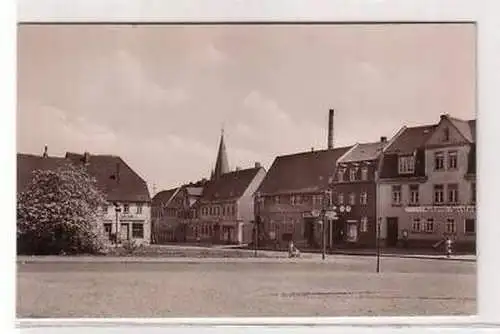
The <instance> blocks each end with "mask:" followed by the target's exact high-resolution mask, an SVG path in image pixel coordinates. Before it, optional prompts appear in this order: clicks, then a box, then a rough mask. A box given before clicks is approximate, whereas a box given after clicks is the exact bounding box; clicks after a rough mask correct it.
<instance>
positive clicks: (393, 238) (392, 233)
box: [386, 217, 399, 247]
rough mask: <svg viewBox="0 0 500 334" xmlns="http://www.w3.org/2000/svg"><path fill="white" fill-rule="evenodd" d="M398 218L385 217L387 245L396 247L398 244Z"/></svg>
mask: <svg viewBox="0 0 500 334" xmlns="http://www.w3.org/2000/svg"><path fill="white" fill-rule="evenodd" d="M398 231H399V228H398V218H397V217H387V239H386V243H387V247H396V246H397V244H398Z"/></svg>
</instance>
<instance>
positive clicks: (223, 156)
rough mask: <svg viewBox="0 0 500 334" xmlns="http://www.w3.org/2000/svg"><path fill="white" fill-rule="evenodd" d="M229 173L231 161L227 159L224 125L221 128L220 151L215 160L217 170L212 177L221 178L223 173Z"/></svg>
mask: <svg viewBox="0 0 500 334" xmlns="http://www.w3.org/2000/svg"><path fill="white" fill-rule="evenodd" d="M225 173H229V163H228V160H227V152H226V145H225V144H224V127H222V129H221V134H220V143H219V152H218V153H217V161H216V162H215V170H214V174H213V177H212V178H215V179H217V178H219V177H220V176H221V175H222V174H225Z"/></svg>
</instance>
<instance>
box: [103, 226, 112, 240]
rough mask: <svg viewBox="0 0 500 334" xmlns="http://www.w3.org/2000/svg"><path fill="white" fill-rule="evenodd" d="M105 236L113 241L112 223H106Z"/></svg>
mask: <svg viewBox="0 0 500 334" xmlns="http://www.w3.org/2000/svg"><path fill="white" fill-rule="evenodd" d="M104 235H106V237H107V238H108V239H109V240H111V224H110V223H105V224H104Z"/></svg>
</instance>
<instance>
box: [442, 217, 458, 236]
mask: <svg viewBox="0 0 500 334" xmlns="http://www.w3.org/2000/svg"><path fill="white" fill-rule="evenodd" d="M456 230H457V229H456V225H455V219H451V218H449V219H447V220H446V225H445V231H446V233H455V232H456Z"/></svg>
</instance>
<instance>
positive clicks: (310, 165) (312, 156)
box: [259, 146, 352, 195]
mask: <svg viewBox="0 0 500 334" xmlns="http://www.w3.org/2000/svg"><path fill="white" fill-rule="evenodd" d="M351 148H352V146H349V147H340V148H335V149H333V150H321V151H311V152H303V153H297V154H292V155H283V156H279V157H277V158H276V159H275V160H274V162H273V164H272V166H271V168H270V169H269V171H268V173H267V175H266V177H265V178H264V180H263V181H262V184H261V186H260V188H259V191H260V192H261V193H262V194H263V195H265V194H273V193H287V192H296V193H304V192H317V191H321V190H323V189H325V188H326V187H327V186H328V183H329V182H330V179H331V178H333V176H334V175H335V166H336V163H337V160H338V159H339V158H340V157H341V156H342V155H343V154H345V153H346V152H347V151H348V150H349V149H351Z"/></svg>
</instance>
